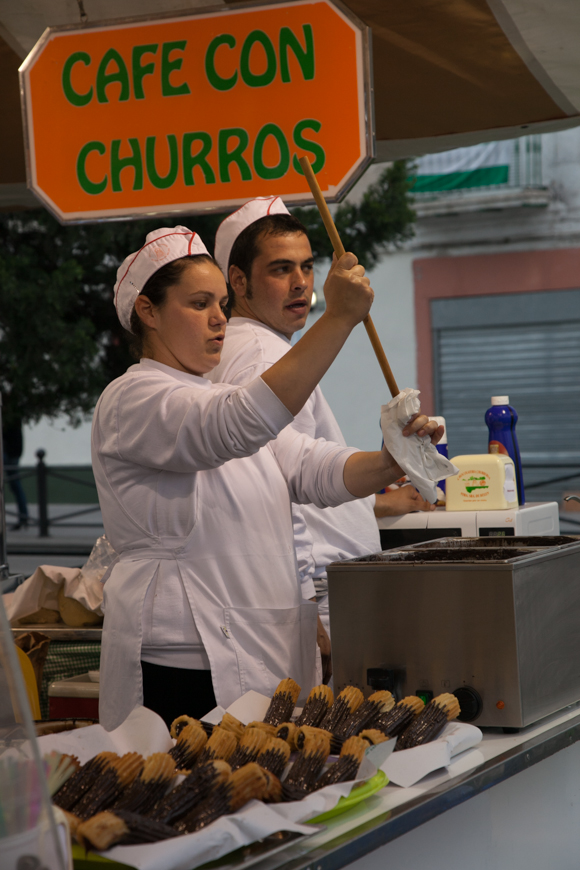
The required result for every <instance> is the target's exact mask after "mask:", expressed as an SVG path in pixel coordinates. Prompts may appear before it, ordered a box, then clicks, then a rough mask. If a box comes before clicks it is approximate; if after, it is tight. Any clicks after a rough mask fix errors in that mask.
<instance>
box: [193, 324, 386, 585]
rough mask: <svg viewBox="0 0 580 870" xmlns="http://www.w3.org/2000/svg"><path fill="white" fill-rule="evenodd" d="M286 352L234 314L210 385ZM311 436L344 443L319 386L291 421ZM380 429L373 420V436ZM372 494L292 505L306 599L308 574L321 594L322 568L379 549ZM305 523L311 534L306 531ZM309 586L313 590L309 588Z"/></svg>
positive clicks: (267, 332)
mask: <svg viewBox="0 0 580 870" xmlns="http://www.w3.org/2000/svg"><path fill="white" fill-rule="evenodd" d="M289 350H290V342H289V340H288V339H287V338H286V337H285V336H284V335H282V334H281V333H279V332H276V331H275V330H273V329H271V328H270V327H269V326H266V325H265V324H264V323H260V322H259V321H257V320H252V319H251V318H248V317H232V318H231V320H230V321H229V323H228V325H227V328H226V337H225V341H224V347H223V350H222V353H221V359H220V363H219V365H218V366H216V368H215V369H212V371H211V372H209V374H208V378H209V379H210V380H211V381H212V382H213V383H224V384H248V383H250V381H252V380H253V379H254V378H257V377H259V375H261V374H262V373H263V372H264V371H266V369H268V368H270V366H272V365H273V364H274V363H275V362H277V361H278V360H279V359H280V358H281V357H283V356H284V354H286V353H288V351H289ZM291 425H292V427H293V428H294V429H296V430H297V431H298V432H303V433H305V434H307V435H309V436H310V437H311V438H325V439H327V440H328V441H333V442H335V443H336V444H341V445H343V446H345V440H344V438H343V435H342V432H341V431H340V426H339V425H338V423H337V421H336V418H335V416H334V414H333V413H332V411H331V410H330V406H329V404H328V402H327V401H326V399H325V398H324V396H323V395H322V390H321V389H320V387H319V386H317V387H316V389H315V390H314V392H313V393H312V395H311V396H310V398H309V399H308V401H307V402H306V404H305V406H304V407H303V408H302V410H301V411H300V412H299V413H298V414H297V415H296V417H295V418H294V421H293V423H292V424H291ZM378 433H379V427H378V423H377V436H378ZM374 504H375V496H374V495H371V496H369V497H368V498H361V499H356V500H355V501H350V502H349V503H348V504H341V505H340V506H338V507H333V508H326V509H321V507H320V506H319V505H318V506H315V505H314V504H310V505H305V506H301V507H298V506H297V505H293V508H292V513H293V519H294V525H295V543H296V554H297V558H298V565H299V568H300V574H301V578H302V583H303V594H304V597H307V598H311V597H312V595H313V592H314V590H313V589H312V587H310V588H309V586H308V582H309V577H310V576H311V577H312V578H313V580H314V582H315V586H316V591H317V592H318V594H319V595H321V594H324V593H325V591H326V590H327V585H328V581H327V579H326V566H327V565H329V564H330V562H335V561H343V560H345V559H353V558H355V557H357V556H365V555H368V554H369V553H377V552H379V551H380V549H381V539H380V534H379V529H378V526H377V521H376V518H375V515H374V510H373V508H374ZM304 524H305V525H306V528H307V530H308V531H309V532H310V534H309V535H308V534H306V533H305V531H304ZM311 590H312V591H311Z"/></svg>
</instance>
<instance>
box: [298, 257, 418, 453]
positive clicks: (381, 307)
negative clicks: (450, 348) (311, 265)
mask: <svg viewBox="0 0 580 870" xmlns="http://www.w3.org/2000/svg"><path fill="white" fill-rule="evenodd" d="M412 261H413V255H412V254H411V253H409V252H405V251H401V252H397V253H394V254H387V255H386V256H385V257H384V259H383V260H382V261H381V262H380V263H379V265H378V266H377V267H376V268H375V269H374V270H373V271H372V272H369V276H370V279H371V284H372V287H373V290H374V291H375V301H374V304H373V308H372V312H371V315H372V318H373V321H374V323H375V326H376V328H377V332H378V333H379V336H380V339H381V341H382V344H383V347H384V349H385V353H386V355H387V359H388V360H389V363H390V365H391V368H392V370H393V374H394V375H395V378H396V380H397V383H398V385H399V387H401V389H402V388H403V387H416V385H417V384H416V380H417V366H416V359H415V357H416V341H415V315H414V308H413V275H412V269H411V264H412ZM322 284H323V280H320V281H319V280H317V281H316V288H317V291H318V290H320V291H321V290H322ZM317 316H319V315H311V317H310V318H309V322H308V323H307V327H308V326H309V325H311V322H314V320H315V319H316V318H317ZM321 386H322V390H323V392H324V395H325V396H326V399H327V401H328V402H329V404H330V407H331V408H332V410H333V412H334V414H335V416H336V418H337V420H338V423H339V425H340V427H341V429H342V432H343V434H344V437H345V439H346V443H347V444H349V445H351V446H353V447H360V448H362V449H363V450H378V449H379V448H380V446H381V437H382V436H381V432H380V428H379V419H380V414H381V405H383V404H385V403H386V402H387V401H388V400H389V399H390V398H391V396H390V393H389V391H388V388H387V385H386V383H385V380H384V378H383V374H382V372H381V370H380V368H379V364H378V362H377V360H376V357H375V355H374V351H373V349H372V347H371V344H370V342H369V339H368V337H367V334H366V330H365V328H364V326H363V325H362V324H360V325H359V326H357V327H356V329H355V330H354V331H353V333H352V335H351V336H350V338H349V339H348V341H347V342H346V344H345V346H344V348H343V349H342V351H341V352H340V354H339V356H338V358H337V359H336V361H335V362H334V364H333V365H332V367H331V368H330V370H329V371H328V373H327V374H326V375H325V377H324V378H323V380H322V382H321Z"/></svg>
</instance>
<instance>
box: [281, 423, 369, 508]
mask: <svg viewBox="0 0 580 870" xmlns="http://www.w3.org/2000/svg"><path fill="white" fill-rule="evenodd" d="M270 448H271V449H272V451H273V452H274V455H275V456H276V459H277V461H278V465H279V466H280V468H281V470H282V474H283V475H284V477H285V479H286V483H287V484H288V490H289V492H290V498H291V499H292V501H293V502H297V503H298V504H314V505H316V507H319V508H325V507H336V506H337V505H339V504H344V502H347V501H354V500H355V499H356V496H355V495H352V493H350V492H349V491H348V489H347V488H346V486H345V484H344V466H345V463H346V460H347V459H348V457H349V456H352V455H353V453H359V452H360V451H358V450H357V449H356V448H355V447H341V445H340V444H335V443H334V442H333V441H326V440H325V439H324V438H311V437H310V436H309V435H305V434H304V433H302V432H296V431H295V430H294V429H293V427H292V426H287V427H286V428H285V429H284V430H283V432H280V434H279V435H278V437H277V438H276V440H275V441H272V442H271V444H270Z"/></svg>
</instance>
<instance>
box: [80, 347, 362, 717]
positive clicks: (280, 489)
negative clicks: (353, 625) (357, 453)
mask: <svg viewBox="0 0 580 870" xmlns="http://www.w3.org/2000/svg"><path fill="white" fill-rule="evenodd" d="M291 420H292V415H291V414H290V413H289V411H288V410H287V409H286V407H285V406H284V405H283V404H282V402H281V401H280V400H279V399H278V398H277V397H276V396H275V394H274V393H273V392H272V391H271V390H270V388H269V387H268V386H267V385H266V384H265V382H264V381H263V380H262V379H261V378H257V379H256V380H254V381H253V382H252V383H251V384H249V385H248V386H247V387H243V388H236V387H229V386H226V385H217V386H214V385H212V384H211V383H210V382H209V381H208V380H206V379H205V378H199V377H196V376H194V375H189V374H187V373H185V372H181V371H178V370H177V369H173V368H170V367H168V366H165V365H162V364H161V363H157V362H154V361H153V360H141V362H140V363H139V364H138V365H134V366H131V368H130V369H129V370H128V371H127V372H126V374H124V375H123V376H122V377H120V378H118V379H117V380H115V381H113V383H111V384H110V385H109V386H108V387H107V388H106V390H105V391H104V393H103V395H102V396H101V398H100V399H99V402H98V404H97V407H96V410H95V415H94V420H93V431H92V455H93V468H94V473H95V480H96V483H97V488H98V492H99V501H100V504H101V509H102V513H103V522H104V526H105V531H106V534H107V537H108V538H109V540H110V542H111V545H112V546H113V547H114V549H115V550H116V551H117V552H118V553H119V554H120V557H119V561H118V562H117V563H116V564H115V565H114V566H113V568H112V571H111V574H110V576H109V578H108V579H107V581H106V584H105V589H104V609H105V622H104V629H103V640H102V656H101V684H100V685H101V697H100V704H99V715H100V720H101V723H102V724H103V725H104V727H105V728H107V729H108V730H110V729H113V728H116V727H117V726H118V725H119V724H120V723H121V722H123V721H124V719H125V718H126V717H127V715H128V714H129V712H130V711H131V710H132V709H133V707H134V706H135V705H137V704H140V703H142V697H143V687H142V674H141V667H140V660H141V648H142V643H143V640H145V642H146V646H147V648H148V650H149V651H150V652H151V650H153V649H154V648H155V647H157V648H164V647H167V646H168V647H173V648H174V649H177V651H178V652H179V651H181V653H183V652H184V651H185V652H187V651H188V650H192V649H193V650H195V648H196V645H199V644H200V642H201V645H202V646H203V649H204V650H205V654H206V655H207V659H208V662H209V666H210V667H211V671H212V679H213V684H214V690H215V694H216V699H217V702H218V704H221V705H222V706H224V707H227V706H228V705H229V704H231V703H232V702H233V701H234V700H235V699H236V698H238V697H239V696H240V695H241V694H243V693H244V692H245V691H248V690H249V689H254V690H256V691H259V692H262V693H264V694H266V695H269V694H272V692H273V691H274V689H275V688H276V685H277V684H278V682H279V681H280V679H283V678H284V677H286V676H291V677H293V678H294V679H295V680H296V681H297V682H298V683H299V684H300V685H301V686H302V687H303V690H304V691H305V692H308V690H309V688H311V686H312V685H313V681H314V678H315V649H316V643H315V642H316V606H315V605H313V604H311V603H310V602H305V601H304V600H303V599H302V596H301V594H300V584H299V579H298V571H297V565H296V557H295V553H294V542H293V534H292V524H291V507H290V499H292V500H294V501H297V502H308V501H313V502H314V503H316V504H318V505H319V506H320V507H322V506H323V505H325V504H338V503H340V502H342V501H346V500H348V499H352V495H351V494H350V493H349V492H348V490H347V489H346V487H345V485H344V481H343V469H344V464H345V462H346V460H347V458H348V456H349V455H350V454H351V453H352V452H353V451H352V450H349V449H345V448H343V447H342V446H339V445H336V444H332V443H328V442H326V441H324V440H322V439H319V440H316V441H315V440H313V439H311V438H308V437H307V436H303V435H297V434H296V432H295V430H293V429H290V428H286V429H284V427H287V425H288V423H289V422H291ZM281 430H284V431H283V432H281V434H280V436H279V437H276V436H277V435H278V433H280V431H281ZM272 439H275V440H272ZM152 587H154V589H155V592H154V593H153V595H152V594H151V589H152ZM148 593H149V602H150V607H149V610H148V611H147V614H146V618H145V619H144V612H145V600H146V597H147V595H148ZM148 621H149V623H150V624H148Z"/></svg>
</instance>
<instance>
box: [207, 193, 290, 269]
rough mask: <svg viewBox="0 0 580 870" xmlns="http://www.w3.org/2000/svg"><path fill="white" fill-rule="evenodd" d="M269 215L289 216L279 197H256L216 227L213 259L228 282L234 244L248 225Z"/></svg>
mask: <svg viewBox="0 0 580 870" xmlns="http://www.w3.org/2000/svg"><path fill="white" fill-rule="evenodd" d="M269 214H290V212H289V211H288V209H287V208H286V206H285V205H284V203H283V202H282V200H281V199H280V197H279V196H258V197H257V198H256V199H251V200H250V201H249V202H247V203H246V204H245V205H243V206H241V208H239V209H238V210H237V211H235V212H233V214H230V215H228V216H227V218H226V219H225V220H223V221H222V222H221V224H220V225H219V227H218V231H217V233H216V237H215V259H216V260H217V264H218V266H219V267H220V269H221V270H222V272H223V273H224V276H225V279H226V281H229V276H228V266H229V262H230V254H231V252H232V248H233V246H234V242H235V241H236V239H237V238H238V236H239V235H240V233H241V232H242V231H243V230H245V229H246V227H249V226H250V224H253V223H255V221H259V220H260V218H263V217H267V216H268V215H269Z"/></svg>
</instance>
